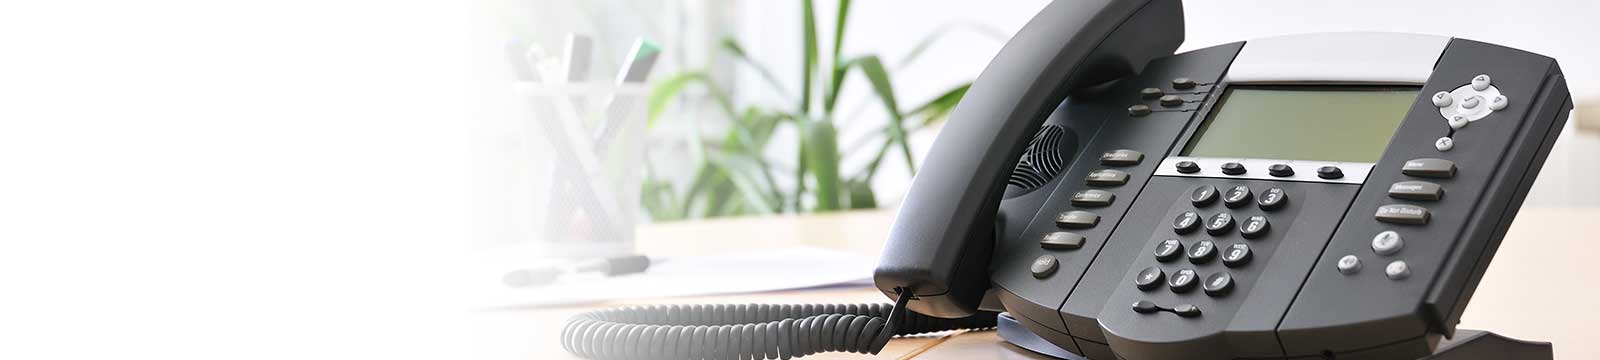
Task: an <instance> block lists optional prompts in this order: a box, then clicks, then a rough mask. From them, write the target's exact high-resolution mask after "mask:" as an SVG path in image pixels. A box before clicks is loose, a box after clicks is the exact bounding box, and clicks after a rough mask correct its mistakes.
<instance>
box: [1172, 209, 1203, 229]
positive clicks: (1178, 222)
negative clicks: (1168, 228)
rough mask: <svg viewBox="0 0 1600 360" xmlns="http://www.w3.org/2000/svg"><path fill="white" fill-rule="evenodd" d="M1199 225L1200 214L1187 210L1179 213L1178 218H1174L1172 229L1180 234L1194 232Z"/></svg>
mask: <svg viewBox="0 0 1600 360" xmlns="http://www.w3.org/2000/svg"><path fill="white" fill-rule="evenodd" d="M1199 227H1200V214H1198V213H1195V212H1193V211H1185V212H1183V213H1182V214H1178V218H1176V219H1172V231H1175V232H1177V233H1179V234H1188V233H1191V232H1194V230H1195V229H1197V228H1199Z"/></svg>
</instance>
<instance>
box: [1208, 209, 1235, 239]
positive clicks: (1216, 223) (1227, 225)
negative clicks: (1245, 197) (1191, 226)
mask: <svg viewBox="0 0 1600 360" xmlns="http://www.w3.org/2000/svg"><path fill="white" fill-rule="evenodd" d="M1229 230H1233V215H1232V214H1228V213H1225V212H1220V213H1217V214H1216V215H1211V218H1210V219H1206V233H1207V234H1211V235H1222V234H1226V233H1228V231H1229Z"/></svg>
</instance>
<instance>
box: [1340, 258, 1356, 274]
mask: <svg viewBox="0 0 1600 360" xmlns="http://www.w3.org/2000/svg"><path fill="white" fill-rule="evenodd" d="M1357 271H1361V258H1358V257H1356V256H1355V255H1345V256H1344V257H1342V258H1339V273H1341V274H1345V275H1350V274H1355V273H1356V272H1357Z"/></svg>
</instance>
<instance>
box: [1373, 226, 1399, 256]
mask: <svg viewBox="0 0 1600 360" xmlns="http://www.w3.org/2000/svg"><path fill="white" fill-rule="evenodd" d="M1405 246H1406V243H1405V241H1404V240H1401V239H1400V233H1397V232H1394V231H1392V230H1391V231H1384V232H1381V233H1378V235H1377V236H1373V237H1372V252H1373V253H1376V254H1378V255H1382V256H1389V255H1394V254H1395V253H1398V252H1400V248H1402V247H1405Z"/></svg>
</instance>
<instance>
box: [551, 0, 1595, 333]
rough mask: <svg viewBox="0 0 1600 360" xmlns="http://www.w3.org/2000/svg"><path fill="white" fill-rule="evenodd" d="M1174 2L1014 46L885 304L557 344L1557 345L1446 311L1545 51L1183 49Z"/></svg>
mask: <svg viewBox="0 0 1600 360" xmlns="http://www.w3.org/2000/svg"><path fill="white" fill-rule="evenodd" d="M1182 13H1183V12H1182V7H1181V3H1180V2H1179V1H1177V0H1080V1H1056V2H1053V3H1051V4H1049V5H1047V6H1046V7H1045V8H1044V10H1042V11H1041V12H1040V13H1039V14H1038V15H1037V16H1036V17H1035V18H1034V19H1033V20H1031V21H1030V22H1029V23H1028V24H1027V25H1026V26H1025V27H1024V28H1023V29H1022V30H1021V31H1020V32H1018V33H1017V34H1016V35H1015V37H1014V38H1012V39H1011V41H1010V42H1008V43H1007V44H1006V45H1005V47H1004V48H1003V49H1002V50H1001V51H1000V53H999V54H998V55H997V56H996V57H995V58H994V60H993V62H992V63H990V64H989V66H988V67H987V68H986V69H985V70H984V72H983V73H982V75H981V76H980V77H979V78H978V79H977V81H976V82H975V83H974V84H973V85H972V87H971V89H970V90H969V91H968V92H967V94H966V96H965V98H964V99H963V100H962V102H961V103H960V105H958V106H957V107H956V108H955V110H954V112H953V113H952V115H951V119H950V122H949V124H948V125H946V127H945V129H943V130H942V131H941V133H940V135H939V137H938V139H937V140H936V141H935V143H934V145H933V149H932V150H931V152H930V153H929V155H928V157H927V162H926V165H925V166H924V167H923V169H922V170H921V171H920V172H919V173H918V174H917V176H916V178H915V179H914V180H913V184H912V187H911V190H910V193H909V195H908V196H907V197H906V199H905V202H904V203H903V205H902V206H901V209H900V212H899V214H898V217H897V218H896V220H895V222H894V225H893V227H892V229H891V232H890V238H889V239H888V243H887V245H886V246H885V248H884V252H883V254H882V258H881V260H880V262H879V267H878V270H877V272H876V275H875V277H874V280H875V282H876V284H877V286H878V288H879V289H880V290H882V291H883V293H884V294H885V295H887V296H889V297H890V298H891V299H895V300H896V305H895V306H892V307H890V306H888V305H877V306H859V307H846V306H821V305H815V306H776V305H749V306H729V307H662V308H648V309H628V310H612V311H606V312H599V313H593V314H586V315H582V316H580V317H579V318H578V319H577V320H575V321H574V322H573V323H571V324H569V325H568V328H567V331H566V332H564V336H565V343H564V344H566V345H567V349H568V350H569V351H572V352H574V353H577V354H580V355H584V356H590V357H597V358H623V357H645V358H650V357H679V358H730V359H731V358H737V357H739V355H738V354H746V356H747V357H750V356H753V357H756V358H761V357H767V358H777V357H782V358H788V357H790V356H798V355H805V354H810V353H813V352H817V351H856V352H875V351H877V350H878V349H881V348H882V346H883V345H882V344H883V343H884V342H886V341H887V340H888V338H889V336H891V335H895V334H905V333H916V332H924V331H936V330H942V329H953V328H971V327H990V326H998V327H999V328H1000V332H1001V336H1002V337H1004V338H1005V339H1006V340H1007V341H1011V342H1012V343H1015V344H1017V345H1019V346H1022V347H1024V348H1027V349H1029V350H1033V351H1037V352H1040V353H1044V354H1048V355H1053V356H1058V357H1065V358H1088V359H1294V358H1340V359H1346V358H1350V359H1416V358H1436V359H1446V358H1448V359H1469V358H1534V357H1540V358H1549V357H1550V355H1549V345H1548V344H1539V343H1524V342H1518V341H1514V340H1509V339H1505V338H1500V337H1497V336H1494V335H1493V334H1490V333H1481V332H1473V331H1469V330H1462V331H1457V329H1456V324H1457V322H1458V320H1459V319H1460V317H1461V314H1462V311H1463V310H1464V309H1465V307H1466V304H1467V300H1468V299H1469V298H1470V297H1471V296H1472V293H1473V291H1474V290H1475V288H1476V286H1477V283H1478V281H1479V280H1480V279H1481V278H1482V276H1483V273H1484V271H1485V269H1486V268H1487V266H1488V263H1489V261H1490V259H1491V258H1492V257H1493V255H1494V252H1495V250H1496V249H1497V248H1498V246H1499V243H1500V241H1501V239H1502V238H1503V237H1504V235H1505V232H1506V230H1507V228H1509V226H1510V224H1511V221H1512V219H1513V218H1514V217H1515V215H1516V213H1517V210H1518V208H1519V207H1520V205H1521V202H1522V200H1523V197H1524V195H1525V194H1526V193H1527V190H1528V189H1529V187H1530V186H1531V185H1532V184H1533V181H1534V179H1535V177H1536V176H1537V174H1538V172H1539V169H1540V167H1541V165H1542V164H1543V162H1544V159H1545V157H1546V156H1547V155H1548V154H1549V152H1550V148H1551V146H1552V145H1553V144H1554V143H1555V140H1556V137H1557V135H1558V134H1559V132H1560V129H1561V128H1562V126H1563V124H1564V123H1565V122H1566V118H1567V114H1568V112H1569V111H1570V110H1571V108H1572V101H1571V99H1570V98H1569V95H1568V90H1567V87H1566V84H1565V81H1564V79H1563V76H1562V73H1561V70H1560V68H1559V67H1558V65H1557V64H1556V61H1555V60H1554V59H1551V58H1548V57H1545V56H1540V55H1537V54H1532V53H1528V52H1524V51H1520V50H1516V49H1511V48H1506V47H1502V46H1497V45H1492V44H1487V43H1481V42H1476V41H1471V40H1465V39H1456V38H1448V37H1438V36H1429V35H1414V34H1390V33H1325V34H1306V35H1291V36H1283V37H1275V38H1266V39H1259V40H1250V41H1244V42H1236V43H1230V44H1223V45H1218V46H1213V47H1209V48H1203V49H1198V50H1193V51H1188V52H1184V53H1180V54H1174V51H1175V50H1176V49H1177V47H1178V45H1179V44H1180V43H1182V41H1183V18H1182ZM998 311H1004V312H1005V313H1004V314H1003V315H999V316H996V314H997V312H998ZM747 323H748V324H747Z"/></svg>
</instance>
